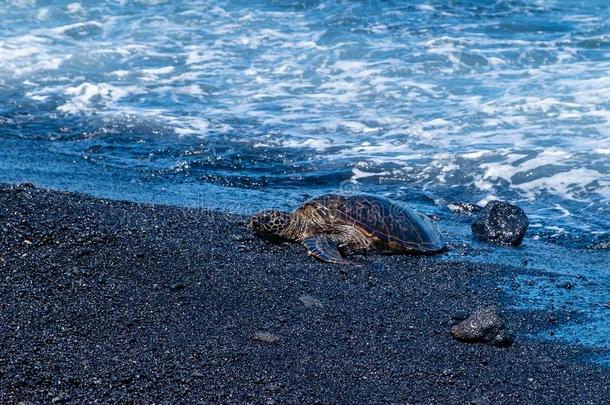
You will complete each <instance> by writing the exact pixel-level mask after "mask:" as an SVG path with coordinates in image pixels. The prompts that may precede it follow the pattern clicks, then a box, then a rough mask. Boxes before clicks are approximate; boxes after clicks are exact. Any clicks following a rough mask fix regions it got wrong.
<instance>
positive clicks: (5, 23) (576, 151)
mask: <svg viewBox="0 0 610 405" xmlns="http://www.w3.org/2000/svg"><path fill="white" fill-rule="evenodd" d="M609 72H610V3H609V2H608V1H607V0H588V1H584V0H582V1H576V0H557V1H552V0H531V1H525V0H522V1H518V0H512V1H500V0H487V1H440V0H439V1H412V2H405V1H373V0H370V1H362V2H354V1H330V0H323V1H279V0H277V1H272V0H267V1H256V0H249V1H186V0H185V1H178V0H176V1H163V0H147V1H144V0H141V1H125V0H115V1H109V0H106V1H104V0H98V1H81V2H73V1H42V0H15V1H7V0H0V181H4V182H17V181H29V182H34V183H36V184H39V185H41V186H48V187H53V188H59V189H65V190H74V191H83V192H87V193H91V194H94V195H98V196H102V197H110V198H118V199H128V200H135V201H144V202H160V203H169V204H179V205H187V206H203V207H211V208H220V209H226V210H229V211H231V212H237V213H250V212H252V211H254V210H257V209H260V208H268V207H277V208H292V207H294V206H295V205H296V204H298V203H300V202H301V201H303V200H304V199H306V198H308V197H309V196H314V195H317V194H320V193H322V192H327V191H337V190H342V191H364V192H370V193H375V194H381V195H386V196H388V197H391V198H394V199H396V200H398V201H402V202H404V203H406V204H409V205H411V206H414V207H416V208H419V209H420V210H422V211H424V212H427V213H431V214H434V215H435V216H436V217H437V218H439V221H440V225H441V228H443V230H444V231H445V232H446V233H447V234H448V235H453V236H449V237H448V238H449V239H450V240H454V241H455V243H456V245H457V244H459V243H462V242H466V243H467V244H469V245H475V246H478V245H476V242H474V241H471V240H470V237H469V234H468V221H469V219H468V218H467V217H463V216H459V215H457V214H456V213H454V212H452V210H451V207H452V203H454V202H473V203H480V204H484V203H485V202H487V201H489V200H492V199H503V200H508V201H511V202H513V203H516V204H518V205H520V206H521V207H523V208H524V209H525V211H526V212H527V213H528V216H529V217H530V222H531V227H530V230H529V232H528V236H527V238H526V241H525V244H524V246H523V247H522V248H520V249H512V250H510V249H501V248H498V249H490V248H488V247H480V248H481V251H482V252H483V253H479V255H478V256H477V257H478V258H480V259H481V260H487V261H497V262H508V263H511V264H514V263H516V262H518V261H519V260H524V259H523V258H525V257H527V258H528V259H527V263H529V264H528V266H529V267H531V268H532V271H534V272H535V271H544V272H552V273H553V274H556V275H557V277H555V279H553V278H552V277H548V276H546V275H541V276H540V277H539V278H538V279H536V280H534V281H532V280H529V279H528V280H521V281H519V280H517V281H515V282H517V283H521V284H520V285H523V286H525V287H524V288H514V283H512V282H507V286H506V289H507V291H509V290H510V291H513V290H515V291H516V292H514V293H513V292H511V294H514V297H515V306H517V307H518V306H522V305H525V306H529V307H531V306H542V307H546V308H548V307H549V306H550V307H554V308H555V307H556V308H558V309H564V310H569V311H572V312H574V314H576V315H575V316H574V321H573V322H572V323H570V324H568V325H563V326H561V327H558V329H557V330H555V331H554V332H553V333H554V335H553V338H556V339H564V340H567V341H570V342H575V341H577V342H580V343H584V344H591V345H595V346H601V347H607V348H610V338H608V336H610V325H609V322H608V315H609V314H610V309H607V308H606V307H605V305H604V304H605V303H606V302H607V301H608V300H610V264H609V262H610V260H609V259H610V253H609V252H610V233H609V227H610V73H609ZM455 252H459V249H456V250H455ZM454 254H455V253H454ZM448 257H451V255H449V256H448ZM572 278H575V279H574V280H573V281H572V282H573V284H574V285H575V287H574V288H571V289H563V288H560V287H557V286H556V285H555V284H557V283H560V282H563V280H564V279H570V280H572ZM556 279H559V280H560V282H558V281H556ZM585 279H586V282H585V281H583V280H585ZM511 286H512V287H511ZM583 336H584V337H583Z"/></svg>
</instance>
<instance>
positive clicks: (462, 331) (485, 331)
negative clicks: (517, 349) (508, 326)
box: [451, 307, 512, 346]
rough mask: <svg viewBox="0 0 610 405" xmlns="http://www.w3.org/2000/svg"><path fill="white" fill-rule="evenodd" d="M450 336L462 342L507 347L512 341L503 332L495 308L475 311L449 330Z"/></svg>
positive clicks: (500, 320)
mask: <svg viewBox="0 0 610 405" xmlns="http://www.w3.org/2000/svg"><path fill="white" fill-rule="evenodd" d="M451 334H452V335H453V337H454V338H456V339H457V340H460V341H462V342H483V343H491V344H494V345H496V346H509V345H510V344H511V343H512V339H511V338H510V337H509V336H507V334H506V332H505V330H504V321H502V318H500V316H499V315H498V311H497V310H496V308H495V307H483V308H479V309H477V310H476V311H475V312H474V313H473V314H472V315H470V316H469V317H468V318H467V319H465V320H463V321H462V322H460V323H458V324H457V325H455V326H454V327H453V328H451Z"/></svg>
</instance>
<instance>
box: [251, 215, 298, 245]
mask: <svg viewBox="0 0 610 405" xmlns="http://www.w3.org/2000/svg"><path fill="white" fill-rule="evenodd" d="M291 223H292V214H291V213H289V212H283V211H261V212H259V213H257V214H254V215H253V216H252V218H250V222H249V224H248V225H249V226H250V229H252V230H253V231H254V232H256V233H257V234H258V235H259V236H263V237H270V238H273V237H285V235H286V231H287V230H288V228H289V227H290V224H291Z"/></svg>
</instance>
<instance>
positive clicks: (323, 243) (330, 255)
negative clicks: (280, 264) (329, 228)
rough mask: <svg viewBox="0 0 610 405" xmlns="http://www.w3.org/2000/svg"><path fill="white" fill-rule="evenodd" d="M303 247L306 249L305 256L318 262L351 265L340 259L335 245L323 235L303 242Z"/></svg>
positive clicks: (311, 237)
mask: <svg viewBox="0 0 610 405" xmlns="http://www.w3.org/2000/svg"><path fill="white" fill-rule="evenodd" d="M303 246H305V247H306V248H307V254H308V255H309V256H313V257H315V258H316V259H318V260H321V261H323V262H328V263H335V264H351V262H350V261H348V260H345V259H344V258H342V257H341V253H339V249H338V248H337V243H336V242H333V241H332V240H330V239H329V238H328V237H327V236H325V235H314V236H310V237H307V238H305V239H304V240H303Z"/></svg>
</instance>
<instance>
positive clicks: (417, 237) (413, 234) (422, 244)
mask: <svg viewBox="0 0 610 405" xmlns="http://www.w3.org/2000/svg"><path fill="white" fill-rule="evenodd" d="M249 226H250V228H251V229H253V230H254V231H255V232H256V233H257V234H258V235H259V236H261V237H266V238H272V239H274V238H280V239H287V240H291V241H294V242H300V243H302V244H303V245H304V246H305V247H306V248H307V252H308V254H309V255H310V256H313V257H315V258H317V259H319V260H322V261H325V262H329V263H339V264H347V263H349V261H347V260H345V259H344V258H343V257H342V256H341V253H340V251H343V252H369V251H380V252H386V253H391V252H398V253H422V254H431V253H436V252H440V251H442V250H443V249H444V243H443V241H442V239H441V234H440V232H439V231H438V228H437V227H436V225H434V224H433V223H432V222H431V221H430V219H428V218H427V217H426V216H424V215H422V214H419V213H417V212H415V211H414V210H412V209H410V208H406V207H400V206H398V205H396V204H394V203H392V202H391V201H390V200H388V199H386V198H381V197H375V196H370V195H340V194H325V195H322V196H319V197H316V198H314V199H312V200H309V201H307V202H306V203H304V204H303V205H301V206H300V207H299V208H297V209H296V210H295V211H294V212H282V211H262V212H259V213H257V214H255V215H254V216H253V217H252V218H251V219H250V222H249Z"/></svg>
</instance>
